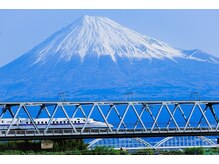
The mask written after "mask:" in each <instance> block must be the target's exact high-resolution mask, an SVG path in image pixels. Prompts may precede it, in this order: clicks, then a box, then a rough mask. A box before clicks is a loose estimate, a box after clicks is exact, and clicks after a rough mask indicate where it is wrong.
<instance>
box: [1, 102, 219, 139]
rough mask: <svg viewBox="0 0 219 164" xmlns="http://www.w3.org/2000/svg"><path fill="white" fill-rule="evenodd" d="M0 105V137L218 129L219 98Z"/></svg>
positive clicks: (193, 132)
mask: <svg viewBox="0 0 219 164" xmlns="http://www.w3.org/2000/svg"><path fill="white" fill-rule="evenodd" d="M0 108H1V113H0V140H16V139H31V140H32V139H39V140H42V139H60V138H63V139H68V138H69V139H70V138H72V139H76V138H77V139H79V138H80V139H83V138H133V137H170V136H217V135H219V101H105V102H0ZM60 118H62V119H61V120H60ZM39 120H40V121H39ZM78 120H79V121H78ZM91 120H92V121H93V122H94V123H95V122H98V123H101V125H104V126H100V127H98V126H97V124H91ZM80 121H81V122H80ZM79 125H80V126H79ZM93 125H95V126H93ZM98 125H100V124H98ZM27 127H28V128H27Z"/></svg>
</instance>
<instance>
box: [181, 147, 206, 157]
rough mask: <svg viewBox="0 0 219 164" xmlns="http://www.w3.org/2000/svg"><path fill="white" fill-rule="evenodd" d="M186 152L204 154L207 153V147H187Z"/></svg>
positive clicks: (188, 153)
mask: <svg viewBox="0 0 219 164" xmlns="http://www.w3.org/2000/svg"><path fill="white" fill-rule="evenodd" d="M184 152H185V154H187V155H203V154H205V149H204V148H202V147H198V148H195V147H194V148H186V149H185V151H184Z"/></svg>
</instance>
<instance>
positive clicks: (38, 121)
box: [0, 118, 113, 130]
mask: <svg viewBox="0 0 219 164" xmlns="http://www.w3.org/2000/svg"><path fill="white" fill-rule="evenodd" d="M12 120H13V119H12V118H4V119H0V130H6V129H8V128H9V126H10V124H11V122H12ZM33 120H34V123H35V125H36V126H37V128H38V129H45V128H46V127H47V125H48V123H49V121H50V118H35V119H33ZM70 121H71V122H72V124H73V125H74V127H75V128H76V129H81V128H83V126H84V124H85V122H86V118H70ZM108 125H109V126H107V124H106V123H104V122H100V121H96V120H94V119H92V118H89V119H88V120H87V124H86V128H89V129H93V128H100V129H103V128H104V129H108V128H109V127H111V128H112V127H113V126H112V125H111V124H108ZM70 128H71V129H72V126H71V124H70V122H69V120H68V119H67V118H53V119H52V121H51V123H50V126H49V129H70ZM11 129H21V130H28V129H34V126H33V124H32V122H31V120H30V119H28V118H16V119H15V120H14V121H13V123H12V126H11Z"/></svg>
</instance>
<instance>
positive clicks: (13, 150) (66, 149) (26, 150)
mask: <svg viewBox="0 0 219 164" xmlns="http://www.w3.org/2000/svg"><path fill="white" fill-rule="evenodd" d="M52 142H53V148H52V149H46V150H45V149H42V148H41V141H8V142H0V155H120V154H128V153H127V152H126V151H123V150H114V149H113V148H107V147H96V148H95V149H94V150H88V149H87V146H88V145H87V144H85V143H84V141H83V140H80V139H67V140H61V139H57V140H53V141H52Z"/></svg>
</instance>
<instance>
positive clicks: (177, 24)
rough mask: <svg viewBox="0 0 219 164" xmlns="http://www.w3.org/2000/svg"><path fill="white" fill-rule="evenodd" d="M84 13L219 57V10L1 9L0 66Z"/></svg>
mask: <svg viewBox="0 0 219 164" xmlns="http://www.w3.org/2000/svg"><path fill="white" fill-rule="evenodd" d="M83 15H95V16H106V17H108V18H110V19H113V20H114V21H116V22H118V23H120V24H121V25H124V26H126V27H128V28H130V29H132V30H135V31H137V32H140V33H143V34H145V35H147V36H150V37H153V38H155V39H158V40H160V41H163V42H165V43H167V44H169V45H171V46H173V47H176V48H182V49H201V50H203V51H205V52H208V53H210V54H212V55H215V56H218V57H219V21H218V20H219V10H152V9H151V10H149V9H145V10H125V9H123V10H76V9H73V10H3V9H1V10H0V66H3V65H5V64H7V63H9V62H10V61H12V60H14V59H15V58H17V57H19V56H21V55H22V54H24V53H25V52H27V51H28V50H30V49H31V48H33V47H34V46H36V45H37V44H39V43H40V42H42V41H43V40H45V39H46V38H47V37H49V36H50V35H51V34H52V33H54V32H56V31H57V30H59V29H61V28H62V27H64V26H66V25H68V24H70V23H72V22H73V21H74V20H76V19H77V18H78V17H80V16H83Z"/></svg>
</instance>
